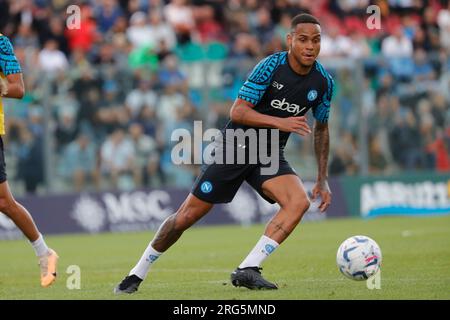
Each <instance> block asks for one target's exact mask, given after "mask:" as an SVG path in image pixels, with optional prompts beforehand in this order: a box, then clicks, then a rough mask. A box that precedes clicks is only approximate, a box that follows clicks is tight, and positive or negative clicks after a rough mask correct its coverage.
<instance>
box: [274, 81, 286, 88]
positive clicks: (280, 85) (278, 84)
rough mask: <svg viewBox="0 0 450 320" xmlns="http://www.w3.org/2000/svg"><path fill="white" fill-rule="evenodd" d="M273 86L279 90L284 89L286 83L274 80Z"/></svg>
mask: <svg viewBox="0 0 450 320" xmlns="http://www.w3.org/2000/svg"><path fill="white" fill-rule="evenodd" d="M272 87H275V88H277V89H278V90H281V89H283V87H284V84H281V83H278V82H276V81H274V82H272Z"/></svg>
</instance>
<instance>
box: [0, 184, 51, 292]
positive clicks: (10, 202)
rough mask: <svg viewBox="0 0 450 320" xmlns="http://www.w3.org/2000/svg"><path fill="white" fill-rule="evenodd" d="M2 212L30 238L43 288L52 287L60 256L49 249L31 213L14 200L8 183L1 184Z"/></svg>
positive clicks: (0, 199)
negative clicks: (37, 260)
mask: <svg viewBox="0 0 450 320" xmlns="http://www.w3.org/2000/svg"><path fill="white" fill-rule="evenodd" d="M0 211H1V212H2V213H4V214H5V215H6V216H8V217H9V218H10V219H11V220H12V221H13V222H14V223H15V224H16V226H17V227H18V228H19V229H20V230H21V231H22V232H23V234H24V235H25V236H26V237H27V238H28V240H29V241H30V243H31V245H32V246H33V249H34V251H35V253H36V256H37V257H38V259H39V266H40V269H41V286H43V287H48V286H50V285H51V284H52V283H53V282H54V281H55V280H56V271H57V270H56V269H57V263H58V255H57V254H56V252H55V251H54V250H52V249H50V248H48V247H47V244H46V243H45V240H44V238H43V236H42V234H40V233H39V231H38V229H37V227H36V225H35V223H34V221H33V218H32V217H31V215H30V213H29V212H28V211H27V209H25V207H23V206H22V205H21V204H20V203H18V202H17V201H16V200H15V199H14V197H13V195H12V194H11V191H10V189H9V185H8V182H7V181H3V182H2V183H0Z"/></svg>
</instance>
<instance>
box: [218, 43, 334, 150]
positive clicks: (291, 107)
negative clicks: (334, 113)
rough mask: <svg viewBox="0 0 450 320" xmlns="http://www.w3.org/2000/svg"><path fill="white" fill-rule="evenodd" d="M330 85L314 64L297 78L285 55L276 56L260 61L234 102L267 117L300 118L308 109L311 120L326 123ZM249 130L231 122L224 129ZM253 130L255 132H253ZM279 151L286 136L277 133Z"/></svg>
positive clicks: (327, 77)
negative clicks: (246, 102)
mask: <svg viewBox="0 0 450 320" xmlns="http://www.w3.org/2000/svg"><path fill="white" fill-rule="evenodd" d="M333 88H334V81H333V78H332V77H331V75H330V74H329V73H328V72H327V71H325V69H324V67H323V66H322V65H321V64H320V63H319V62H318V61H315V62H314V65H313V67H312V69H311V71H310V72H309V73H308V74H306V75H299V74H298V73H296V72H295V71H294V70H292V68H291V67H290V66H289V63H288V59H287V52H286V51H284V52H277V53H275V54H272V55H270V56H268V57H266V58H265V59H263V60H262V61H260V62H259V63H258V64H257V65H256V66H255V68H254V69H253V70H252V72H251V74H250V75H249V77H248V79H247V80H246V81H245V83H244V85H243V86H242V88H241V89H240V90H239V94H238V98H240V99H243V100H246V101H248V102H250V103H251V104H253V105H254V106H255V107H254V110H255V111H258V112H260V113H262V114H267V115H270V116H275V117H280V118H287V117H294V116H302V115H304V114H305V113H306V112H307V111H308V110H309V109H312V113H313V115H314V118H315V119H316V120H317V121H319V122H321V123H326V122H328V116H329V114H330V102H331V98H332V96H333ZM238 128H242V129H244V130H245V129H249V128H251V127H249V126H244V125H240V124H235V123H233V122H232V121H231V120H230V121H229V122H228V124H227V125H226V127H225V128H224V130H226V129H238ZM255 129H256V128H255ZM279 135H280V144H279V146H280V148H281V149H283V148H284V146H285V145H286V142H287V139H288V138H289V135H290V133H289V132H282V131H280V132H279Z"/></svg>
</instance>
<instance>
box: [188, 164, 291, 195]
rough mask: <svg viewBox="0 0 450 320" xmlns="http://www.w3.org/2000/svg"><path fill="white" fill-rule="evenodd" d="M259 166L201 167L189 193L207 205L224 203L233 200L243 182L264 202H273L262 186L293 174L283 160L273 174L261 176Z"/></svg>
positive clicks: (211, 165)
mask: <svg viewBox="0 0 450 320" xmlns="http://www.w3.org/2000/svg"><path fill="white" fill-rule="evenodd" d="M261 168H262V165H260V164H210V165H203V167H202V172H201V173H200V175H199V176H198V177H197V179H196V181H195V183H194V186H193V187H192V190H191V193H192V194H193V195H194V196H196V197H197V198H199V199H200V200H203V201H206V202H209V203H226V202H230V201H231V200H233V198H234V196H235V195H236V193H237V191H238V190H239V187H240V186H241V184H242V183H243V182H244V181H247V183H248V184H249V185H250V186H252V187H253V189H255V190H256V191H257V192H258V193H259V194H260V195H261V197H263V198H264V199H265V200H267V201H268V202H270V203H275V201H274V200H273V199H271V198H269V197H268V196H266V195H265V194H264V192H263V190H262V184H263V183H264V182H265V181H267V180H269V179H271V178H275V177H277V176H282V175H285V174H295V175H296V172H295V171H294V169H292V168H291V166H290V165H289V163H288V162H287V161H286V160H285V159H280V161H279V166H278V171H277V172H276V173H274V174H270V175H263V174H261Z"/></svg>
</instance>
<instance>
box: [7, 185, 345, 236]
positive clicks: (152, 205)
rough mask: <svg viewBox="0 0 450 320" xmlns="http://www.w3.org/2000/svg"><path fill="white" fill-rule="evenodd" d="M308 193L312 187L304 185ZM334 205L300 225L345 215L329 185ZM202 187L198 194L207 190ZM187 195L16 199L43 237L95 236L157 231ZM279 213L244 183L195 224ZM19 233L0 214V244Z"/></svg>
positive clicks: (156, 192)
mask: <svg viewBox="0 0 450 320" xmlns="http://www.w3.org/2000/svg"><path fill="white" fill-rule="evenodd" d="M305 186H306V187H307V188H308V189H311V188H312V186H313V182H308V181H305ZM330 187H331V188H332V190H333V194H334V198H333V199H334V200H333V204H332V205H331V206H330V208H329V209H328V210H327V212H325V213H320V212H319V211H318V209H317V207H318V205H319V202H318V201H317V202H315V203H313V204H312V206H311V208H310V210H309V211H308V212H307V214H306V215H305V217H304V221H311V220H322V219H325V218H327V217H336V216H344V215H346V214H347V209H346V207H345V203H344V201H343V197H342V196H339V195H341V194H342V191H341V189H340V187H339V185H338V184H337V183H336V181H334V180H332V181H330ZM210 188H211V185H209V184H208V183H205V184H204V185H202V189H204V190H205V191H208V190H210ZM188 194H189V190H187V189H147V190H136V191H127V192H103V193H84V194H69V195H51V196H28V197H26V198H22V199H18V201H19V202H21V203H22V204H23V205H24V206H25V207H26V208H28V210H29V211H30V212H31V214H32V215H33V218H34V220H35V221H36V224H37V225H38V227H39V229H40V231H41V232H42V233H44V234H65V233H99V232H127V231H147V230H156V229H157V228H158V227H159V225H160V224H161V222H163V221H164V220H165V219H166V218H167V217H168V216H169V215H171V214H173V213H175V212H176V210H177V209H178V207H179V206H180V205H181V203H182V202H183V201H184V199H185V198H186V196H187V195H188ZM278 209H279V206H278V205H277V204H270V203H268V202H267V201H266V200H264V199H263V198H262V197H261V196H259V195H258V193H257V192H256V191H254V190H253V189H252V188H251V187H250V186H248V185H247V184H244V185H242V187H241V188H240V190H239V191H238V193H237V194H236V196H235V198H234V199H233V201H232V202H230V203H226V204H219V205H216V206H214V207H213V209H212V210H211V212H209V213H208V214H207V215H206V216H205V217H204V218H203V219H202V220H200V221H199V222H198V223H197V225H214V224H238V225H250V224H254V223H266V222H267V221H268V220H269V219H270V218H271V217H272V216H273V215H274V214H275V212H276V211H277V210H278ZM21 236H22V233H21V232H20V231H19V230H18V229H17V228H16V227H15V225H14V223H13V222H12V221H11V220H9V219H8V218H7V217H6V216H5V215H3V214H0V239H13V238H18V237H21Z"/></svg>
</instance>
